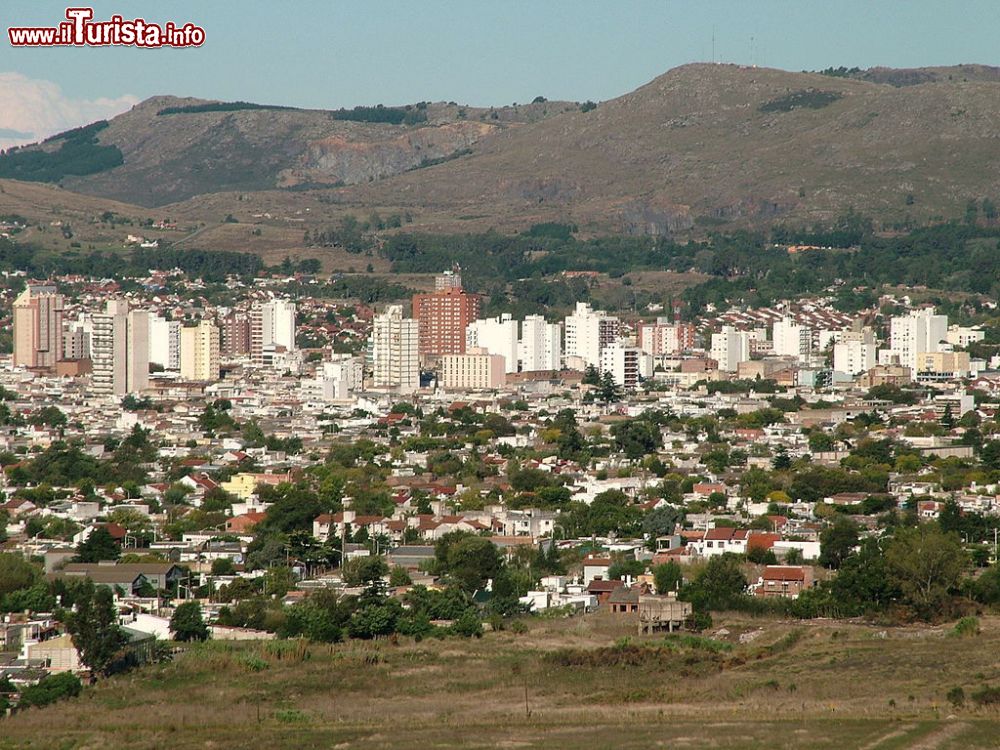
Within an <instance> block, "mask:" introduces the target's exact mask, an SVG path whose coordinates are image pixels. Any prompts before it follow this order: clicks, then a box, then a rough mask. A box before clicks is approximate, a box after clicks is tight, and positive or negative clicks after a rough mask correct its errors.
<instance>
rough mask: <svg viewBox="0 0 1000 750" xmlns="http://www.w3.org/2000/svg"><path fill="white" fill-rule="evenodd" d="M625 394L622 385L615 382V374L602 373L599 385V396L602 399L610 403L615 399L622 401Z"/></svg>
mask: <svg viewBox="0 0 1000 750" xmlns="http://www.w3.org/2000/svg"><path fill="white" fill-rule="evenodd" d="M623 396H624V392H623V391H622V388H621V386H620V385H618V383H616V382H615V376H614V375H612V374H611V373H610V372H605V373H604V374H603V375H601V384H600V385H599V386H598V387H597V398H598V399H599V400H600V401H603V402H604V403H605V404H610V403H612V402H613V401H621V400H622V397H623Z"/></svg>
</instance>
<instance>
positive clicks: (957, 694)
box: [945, 687, 965, 708]
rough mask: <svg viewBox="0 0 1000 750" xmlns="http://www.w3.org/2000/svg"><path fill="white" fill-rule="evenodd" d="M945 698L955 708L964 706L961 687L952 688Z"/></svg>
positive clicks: (963, 694) (963, 692) (963, 693)
mask: <svg viewBox="0 0 1000 750" xmlns="http://www.w3.org/2000/svg"><path fill="white" fill-rule="evenodd" d="M945 698H947V699H948V702H949V703H951V705H953V706H954V707H955V708H961V707H962V706H964V705H965V691H964V690H962V688H961V687H953V688H952V689H951V690H949V691H948V693H947V695H945Z"/></svg>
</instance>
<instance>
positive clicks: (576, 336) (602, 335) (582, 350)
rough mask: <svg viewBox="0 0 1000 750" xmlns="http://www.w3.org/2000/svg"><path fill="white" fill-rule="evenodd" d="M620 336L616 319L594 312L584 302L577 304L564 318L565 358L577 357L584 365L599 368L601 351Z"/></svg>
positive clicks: (598, 311) (600, 311)
mask: <svg viewBox="0 0 1000 750" xmlns="http://www.w3.org/2000/svg"><path fill="white" fill-rule="evenodd" d="M620 335H621V321H619V320H618V318H616V317H614V316H613V315H608V314H607V313H606V312H604V311H603V310H594V309H592V308H591V307H590V305H588V304H587V303H586V302H577V303H576V310H574V312H573V314H572V315H569V316H567V317H566V347H565V349H566V357H567V358H569V357H579V358H580V359H582V360H583V363H584V364H585V365H587V366H590V367H599V366H600V364H601V350H602V349H603V348H604V347H606V346H608V345H609V344H612V343H614V342H615V341H617V340H618V337H619V336H620Z"/></svg>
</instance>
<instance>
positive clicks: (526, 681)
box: [0, 615, 1000, 750]
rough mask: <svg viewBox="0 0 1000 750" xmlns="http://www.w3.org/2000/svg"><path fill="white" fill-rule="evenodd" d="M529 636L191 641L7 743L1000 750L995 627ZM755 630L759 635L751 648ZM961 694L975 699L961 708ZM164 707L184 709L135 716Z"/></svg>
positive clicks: (835, 626)
mask: <svg viewBox="0 0 1000 750" xmlns="http://www.w3.org/2000/svg"><path fill="white" fill-rule="evenodd" d="M519 622H527V623H528V625H527V627H526V631H527V632H523V631H522V632H519V633H515V632H513V631H512V630H505V631H501V632H497V633H487V634H485V635H484V636H483V637H482V638H481V639H475V638H473V639H469V640H463V641H462V643H461V644H460V645H458V646H452V645H451V644H448V645H443V644H440V643H438V642H436V641H433V640H427V639H423V640H420V641H417V640H416V639H415V638H409V637H399V638H397V639H393V640H388V639H386V640H382V641H346V642H343V643H339V644H332V645H326V644H316V643H312V644H309V643H301V642H256V643H233V642H212V641H209V642H206V643H195V644H190V645H188V646H187V647H185V650H184V652H183V653H180V654H178V655H177V656H176V657H175V658H174V660H173V661H171V662H169V663H164V664H157V665H153V666H150V667H147V668H145V669H144V670H143V671H142V672H141V673H138V678H136V676H135V675H129V676H127V677H114V678H111V679H108V680H102V681H101V682H99V683H98V684H97V685H96V686H95V687H93V688H88V689H86V690H85V693H84V696H83V697H81V698H79V699H70V700H63V701H60V702H59V703H57V704H55V705H53V706H51V707H49V708H46V709H45V710H44V711H37V710H30V711H25V712H22V713H20V714H15V715H14V716H13V717H11V718H9V719H5V720H3V731H2V739H0V747H3V748H5V750H6V748H22V747H36V746H37V745H38V742H39V737H40V736H42V735H43V734H44V744H45V745H46V746H47V747H72V746H86V747H112V746H124V745H127V746H128V747H130V748H135V750H152V749H153V748H160V747H163V746H164V742H165V741H166V742H168V743H169V744H171V745H173V746H176V747H178V748H191V747H206V746H212V745H214V746H219V747H234V746H250V745H252V746H256V745H261V746H268V747H291V746H295V747H307V746H316V747H332V746H335V745H339V744H343V743H349V744H351V745H358V746H361V747H366V746H370V747H392V746H397V745H399V744H403V745H406V746H410V747H466V748H477V747H487V746H488V747H494V746H500V745H503V744H505V743H507V744H510V743H518V744H523V745H524V746H533V745H538V744H539V743H541V744H544V746H545V747H548V748H577V747H581V746H584V745H587V746H593V747H626V748H633V747H634V748H638V747H651V746H655V745H656V743H658V742H660V743H668V744H670V745H671V746H674V745H676V746H683V745H684V744H685V742H686V743H687V744H691V741H690V739H688V740H685V739H684V738H693V737H694V738H697V744H698V746H699V747H706V748H743V749H745V750H754V749H755V748H772V747H783V746H795V747H801V746H808V747H812V748H820V749H821V750H833V749H834V748H844V747H865V746H871V747H880V746H884V747H888V746H890V743H891V746H894V747H916V746H920V743H921V742H924V741H927V744H928V746H946V745H947V746H954V747H966V748H987V747H993V746H995V742H996V722H995V717H994V715H993V713H992V712H993V711H994V710H995V706H992V705H991V701H993V700H995V698H994V695H995V693H996V691H995V688H993V686H995V685H996V679H995V669H994V660H993V655H994V654H995V653H996V649H997V647H998V645H1000V629H998V622H997V620H996V619H995V618H991V619H990V620H988V621H986V622H984V628H983V631H984V632H983V634H982V636H980V638H981V641H978V642H977V643H976V648H970V647H969V643H968V642H966V641H962V640H959V639H953V638H947V637H944V636H943V635H941V634H935V633H934V632H931V631H927V632H925V633H923V634H922V637H914V634H913V633H912V632H909V631H905V632H904V631H896V630H894V629H889V630H888V631H885V629H884V628H877V627H867V626H860V625H856V624H851V623H846V624H845V623H814V624H809V625H806V626H789V625H787V624H784V623H781V622H776V621H774V620H769V619H752V618H746V617H743V618H740V617H727V618H724V619H721V620H720V622H719V623H718V625H719V627H724V628H725V629H726V630H728V631H730V633H731V635H729V636H717V637H711V638H706V637H693V636H690V635H687V634H685V635H680V636H673V637H664V636H663V635H658V636H643V637H637V636H636V635H635V627H634V623H632V622H628V621H625V620H622V619H620V618H615V617H612V616H609V615H596V616H588V617H584V618H569V619H558V618H557V619H551V620H534V619H532V620H526V621H519ZM519 630H521V629H519ZM745 633H753V634H754V635H755V636H756V637H755V638H753V640H752V641H751V642H749V643H740V642H739V635H741V634H745ZM568 641H570V642H568ZM560 662H570V663H571V665H570V666H562V665H561V664H560ZM928 675H933V679H928V677H927V676H928ZM845 686H850V689H849V690H847V689H845ZM956 687H957V688H961V689H962V694H963V695H964V699H963V701H962V703H961V704H958V705H956V704H954V703H951V702H948V698H946V695H955V693H954V689H955V688H956ZM161 703H162V704H163V705H168V706H170V710H169V711H143V719H142V721H135V720H131V721H130V720H126V718H125V717H129V716H134V715H135V711H136V710H137V707H140V708H141V707H144V706H145V707H149V706H153V705H157V704H161ZM791 707H794V716H793V717H785V718H781V717H780V715H781V712H782V711H788V710H791ZM946 714H955V716H954V717H952V718H947V719H946V718H945V715H946ZM389 715H391V716H393V721H391V722H386V721H385V717H386V716H389ZM165 737H169V740H164V738H165Z"/></svg>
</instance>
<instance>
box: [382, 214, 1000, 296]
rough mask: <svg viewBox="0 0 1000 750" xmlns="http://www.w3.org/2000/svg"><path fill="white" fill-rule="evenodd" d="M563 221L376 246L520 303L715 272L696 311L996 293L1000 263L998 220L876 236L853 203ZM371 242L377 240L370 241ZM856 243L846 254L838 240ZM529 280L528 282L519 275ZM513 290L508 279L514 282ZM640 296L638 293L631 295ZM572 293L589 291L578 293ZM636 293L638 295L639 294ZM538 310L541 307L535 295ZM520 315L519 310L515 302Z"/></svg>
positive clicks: (397, 239)
mask: <svg viewBox="0 0 1000 750" xmlns="http://www.w3.org/2000/svg"><path fill="white" fill-rule="evenodd" d="M567 226H568V225H552V226H551V227H549V226H547V225H546V226H544V227H542V228H541V229H539V230H538V231H535V232H531V231H529V232H527V233H524V234H521V235H515V236H506V235H500V234H498V233H492V232H491V233H486V234H478V235H431V234H399V235H394V236H391V237H387V238H384V242H383V244H382V246H381V248H380V250H379V252H380V253H381V254H383V255H384V256H385V257H386V258H388V259H389V260H390V261H391V262H392V265H393V269H394V270H397V271H401V272H416V273H433V272H435V271H437V270H439V269H441V268H446V267H448V266H449V265H451V264H452V263H455V262H459V263H461V264H462V269H463V278H464V279H465V280H466V282H467V283H468V284H469V286H470V288H474V289H476V290H477V291H479V292H482V293H484V294H485V295H486V296H487V298H489V299H490V300H491V304H492V301H493V297H494V296H496V297H497V301H498V302H499V301H501V300H503V301H506V303H507V307H508V309H509V308H510V306H511V305H515V306H516V305H518V304H519V303H520V302H521V300H522V296H521V295H522V294H527V295H532V296H534V297H535V298H536V300H537V299H538V298H541V297H543V295H542V294H541V292H540V291H539V289H538V288H537V287H538V286H539V285H542V286H544V285H546V284H551V285H553V286H555V287H558V286H559V285H560V284H564V283H565V282H564V281H563V280H554V281H549V279H553V278H554V277H556V276H558V275H559V273H560V272H561V271H565V270H591V271H598V272H603V273H609V274H610V273H615V274H617V275H621V274H620V269H622V268H629V269H632V270H646V269H648V270H670V271H677V272H687V271H697V272H700V273H704V274H708V275H710V276H712V277H713V278H712V279H710V280H709V281H706V282H704V283H702V284H698V285H696V286H694V287H691V288H689V289H688V290H686V291H685V292H684V294H683V297H684V300H685V302H686V304H687V307H688V309H689V310H691V311H692V312H697V311H699V310H701V309H703V308H704V306H705V305H706V304H708V303H715V304H717V305H718V304H724V303H726V302H732V301H743V302H746V303H748V304H760V305H768V304H771V303H773V302H774V301H775V300H779V299H786V298H787V297H788V296H789V295H796V294H805V293H812V292H817V291H820V290H822V289H825V288H828V287H830V286H831V285H833V284H834V283H835V282H836V281H838V280H839V281H840V282H844V284H843V288H844V290H845V293H844V294H843V295H840V296H838V299H837V304H838V305H839V306H842V307H844V308H847V309H851V308H854V309H856V307H857V306H858V304H862V305H863V304H865V303H866V302H868V303H871V302H873V301H874V297H873V296H872V295H871V294H869V295H868V296H867V297H866V298H864V299H861V300H860V302H859V298H858V294H857V293H855V292H854V291H853V289H854V288H855V287H859V286H861V287H874V286H877V285H880V284H887V285H896V284H901V285H906V286H916V285H923V286H927V287H930V288H936V289H943V290H953V291H966V292H979V293H983V294H990V295H992V296H996V293H997V291H998V285H1000V282H997V281H996V280H995V279H994V277H993V275H991V274H990V273H989V269H990V268H994V267H996V265H997V264H998V263H1000V249H998V247H997V242H996V238H997V237H998V236H1000V232H998V230H997V228H996V227H989V226H978V225H975V224H968V223H966V224H959V223H958V222H954V223H950V224H943V225H937V226H931V227H924V228H920V229H915V230H913V231H911V232H910V233H908V234H905V235H901V236H896V237H880V236H877V235H876V234H875V233H874V231H873V229H874V227H873V223H872V221H871V219H870V218H868V217H865V216H863V215H862V214H859V213H857V212H854V211H849V212H847V213H845V214H844V215H842V216H840V217H837V218H836V219H835V220H834V221H832V222H831V223H830V224H828V225H815V226H812V227H809V228H796V227H791V226H786V225H778V226H776V227H774V229H773V230H772V231H771V233H770V235H768V234H765V233H762V232H760V233H753V232H746V231H733V232H727V233H722V232H719V233H715V234H713V235H712V236H711V237H710V238H709V239H708V240H704V241H697V242H686V243H683V244H681V243H679V242H675V241H673V240H671V239H670V238H651V237H603V238H594V239H589V240H579V239H576V238H575V237H574V236H573V235H572V233H568V232H567V231H566V229H565V228H566V227H567ZM793 243H794V244H815V245H819V246H821V247H827V246H829V247H832V248H834V249H833V250H815V251H810V252H808V253H798V254H795V255H789V254H788V253H787V252H786V250H785V249H784V247H783V246H784V245H785V244H793ZM369 246H370V247H374V245H371V244H370V243H369ZM845 247H851V248H857V249H856V251H854V252H850V253H845V252H842V251H841V250H839V249H838V248H845ZM519 280H528V282H532V281H534V283H525V282H519ZM515 283H517V286H515V287H514V291H515V294H514V296H513V298H511V296H510V294H509V291H508V288H507V287H508V285H509V284H515ZM634 294H637V293H634ZM576 299H586V297H582V296H577V297H576ZM634 299H635V301H638V300H639V297H638V296H636V297H635V298H634ZM532 306H533V307H534V310H533V311H535V312H537V311H538V310H539V309H541V310H544V309H546V308H545V305H544V303H542V302H539V301H536V302H535V303H533V305H532ZM515 309H517V310H518V312H519V313H520V312H521V311H522V309H521V308H520V307H516V308H515Z"/></svg>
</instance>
